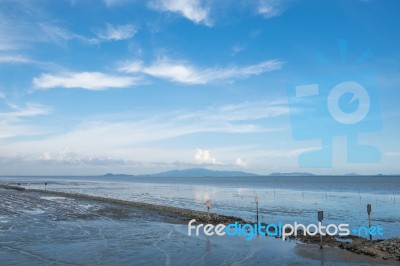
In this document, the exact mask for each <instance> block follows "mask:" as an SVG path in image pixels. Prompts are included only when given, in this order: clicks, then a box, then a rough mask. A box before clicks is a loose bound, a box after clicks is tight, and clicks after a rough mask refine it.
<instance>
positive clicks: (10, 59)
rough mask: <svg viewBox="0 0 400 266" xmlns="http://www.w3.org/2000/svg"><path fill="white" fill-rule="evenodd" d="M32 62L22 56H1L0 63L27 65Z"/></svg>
mask: <svg viewBox="0 0 400 266" xmlns="http://www.w3.org/2000/svg"><path fill="white" fill-rule="evenodd" d="M31 62H32V61H31V60H30V59H29V58H27V57H24V56H21V55H0V63H10V64H27V63H31Z"/></svg>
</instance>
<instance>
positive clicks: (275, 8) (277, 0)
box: [257, 0, 286, 18]
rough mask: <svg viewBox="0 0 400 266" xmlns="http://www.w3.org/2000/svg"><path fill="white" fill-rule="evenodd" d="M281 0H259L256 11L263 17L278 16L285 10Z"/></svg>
mask: <svg viewBox="0 0 400 266" xmlns="http://www.w3.org/2000/svg"><path fill="white" fill-rule="evenodd" d="M284 2H285V1H283V0H260V1H259V5H258V10H257V11H258V13H259V14H260V15H262V16H264V17H265V18H272V17H277V16H280V15H281V14H282V13H283V12H284V11H285V8H286V7H285V5H284Z"/></svg>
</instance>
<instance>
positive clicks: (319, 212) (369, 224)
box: [205, 196, 372, 249]
mask: <svg viewBox="0 0 400 266" xmlns="http://www.w3.org/2000/svg"><path fill="white" fill-rule="evenodd" d="M255 203H256V223H257V224H258V221H259V214H258V213H259V210H258V203H259V198H258V196H256V197H255ZM205 205H206V207H207V214H208V216H210V208H211V200H210V199H208V200H206V202H205ZM371 211H372V206H371V204H367V214H368V229H371ZM317 218H318V221H319V222H320V223H321V224H322V220H323V219H324V211H318V215H317ZM368 233H369V239H370V240H372V235H371V233H370V232H368ZM319 247H320V249H322V248H323V240H322V234H320V245H319Z"/></svg>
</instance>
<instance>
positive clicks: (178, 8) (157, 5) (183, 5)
mask: <svg viewBox="0 0 400 266" xmlns="http://www.w3.org/2000/svg"><path fill="white" fill-rule="evenodd" d="M149 6H150V8H153V9H156V10H160V11H167V12H173V13H178V14H181V15H182V16H184V17H185V18H187V19H189V20H191V21H193V22H194V23H196V24H204V25H207V26H212V23H211V21H210V18H209V8H207V7H205V6H204V5H202V2H201V1H199V0H154V1H152V2H150V4H149Z"/></svg>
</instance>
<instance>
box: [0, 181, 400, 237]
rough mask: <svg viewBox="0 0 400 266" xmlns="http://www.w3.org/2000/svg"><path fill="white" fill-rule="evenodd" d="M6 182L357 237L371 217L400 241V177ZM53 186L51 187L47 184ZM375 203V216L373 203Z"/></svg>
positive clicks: (389, 235) (384, 230)
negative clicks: (341, 228)
mask: <svg viewBox="0 0 400 266" xmlns="http://www.w3.org/2000/svg"><path fill="white" fill-rule="evenodd" d="M0 182H1V183H9V184H14V185H18V183H19V185H20V186H21V187H25V188H35V189H47V190H53V191H63V192H70V193H83V194H88V195H94V196H101V197H108V198H115V199H122V200H131V201H138V202H146V203H154V204H159V205H168V206H176V207H181V208H188V209H193V210H200V211H207V207H206V205H205V202H206V201H207V200H209V201H211V208H210V212H213V213H217V214H223V215H228V216H235V217H240V218H242V219H244V220H246V221H256V212H257V204H256V198H257V199H258V213H259V219H260V220H261V221H262V222H263V223H268V224H269V223H275V224H277V223H279V222H282V224H287V223H290V224H293V223H295V222H297V223H301V224H305V225H307V224H311V223H313V224H316V223H317V222H318V212H319V211H323V220H322V223H323V224H348V225H349V228H350V229H351V230H353V229H354V232H352V233H351V234H355V235H358V234H360V236H363V237H368V235H365V234H366V231H365V230H357V232H356V229H359V228H360V227H363V226H365V227H367V226H369V224H368V218H370V221H371V225H372V226H376V227H377V226H380V228H382V235H376V236H374V237H375V238H381V239H386V238H391V237H400V176H252V177H201V178H200V177H154V176H119V175H113V176H46V177H39V176H18V177H6V176H4V177H0ZM45 183H47V185H45ZM368 204H370V205H371V212H370V217H368V213H367V205H368Z"/></svg>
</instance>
